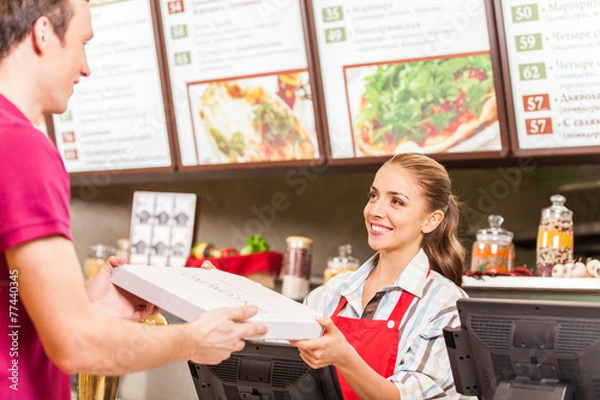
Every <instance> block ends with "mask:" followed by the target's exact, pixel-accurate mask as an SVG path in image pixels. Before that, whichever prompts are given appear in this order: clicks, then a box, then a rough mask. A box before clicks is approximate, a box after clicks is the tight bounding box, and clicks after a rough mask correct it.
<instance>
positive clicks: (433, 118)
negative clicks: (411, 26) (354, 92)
mask: <svg viewBox="0 0 600 400" xmlns="http://www.w3.org/2000/svg"><path fill="white" fill-rule="evenodd" d="M493 89H494V87H493V72H492V66H491V59H490V56H489V55H481V56H470V57H458V58H450V59H443V60H428V61H419V62H413V63H400V64H393V65H380V66H378V67H377V70H376V71H375V73H373V74H372V75H370V76H368V77H366V78H365V93H364V95H363V100H364V102H365V104H366V106H365V107H364V108H363V109H362V110H361V111H360V112H359V114H358V115H357V117H356V126H357V127H358V128H359V129H360V127H361V126H362V125H363V124H364V123H366V124H371V125H372V126H373V135H372V136H371V138H370V143H371V144H380V145H381V146H382V147H385V146H386V145H389V144H391V143H401V142H402V141H405V140H413V141H415V142H417V143H420V142H422V141H424V140H425V139H426V138H427V137H428V136H431V135H434V134H436V133H438V132H440V131H442V130H444V129H446V128H448V127H453V125H454V129H456V126H458V125H459V124H460V120H459V118H460V117H461V116H463V115H464V114H465V113H466V112H468V113H470V114H471V115H472V116H475V117H478V116H479V114H480V113H481V109H482V107H483V103H484V102H485V100H486V99H487V97H488V96H489V94H490V93H491V92H493Z"/></svg>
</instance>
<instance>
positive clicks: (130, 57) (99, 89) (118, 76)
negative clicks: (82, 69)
mask: <svg viewBox="0 0 600 400" xmlns="http://www.w3.org/2000/svg"><path fill="white" fill-rule="evenodd" d="M90 3H91V13H92V27H93V29H94V37H93V39H92V40H91V41H90V42H89V44H88V45H87V46H86V53H87V59H88V64H89V66H90V69H91V75H90V76H89V77H82V78H81V81H80V82H79V83H78V84H77V85H75V87H74V94H73V96H72V97H71V99H70V100H69V104H68V108H67V110H66V112H65V113H63V114H61V115H57V116H54V117H53V136H54V138H55V141H56V144H57V147H58V149H59V151H60V153H61V155H62V157H63V160H64V162H65V166H66V169H67V171H69V172H73V173H79V172H91V171H112V170H119V171H121V170H140V169H144V170H149V169H151V170H158V169H172V157H171V146H170V143H169V142H170V141H169V133H168V129H167V124H166V121H165V112H164V104H163V97H162V86H161V79H160V73H159V67H158V54H157V46H156V42H155V33H154V32H155V31H154V25H153V16H152V12H151V2H150V0H127V1H106V0H98V1H94V0H92V1H91V2H90Z"/></svg>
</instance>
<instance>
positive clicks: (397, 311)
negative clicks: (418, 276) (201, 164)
mask: <svg viewBox="0 0 600 400" xmlns="http://www.w3.org/2000/svg"><path fill="white" fill-rule="evenodd" d="M430 273H431V269H427V277H428V278H429V274H430ZM414 299H415V295H414V294H412V293H410V292H407V291H403V292H402V294H401V295H400V299H399V300H398V303H396V307H394V310H393V311H392V313H391V314H390V318H389V319H388V320H392V321H398V323H400V320H401V319H402V317H404V314H405V313H406V310H408V307H409V306H410V304H411V303H412V301H413V300H414ZM346 304H348V300H346V298H345V297H344V296H341V299H340V302H339V303H338V306H337V308H336V309H335V311H334V312H333V314H332V315H333V316H337V315H338V314H339V313H340V311H342V310H343V309H344V307H346Z"/></svg>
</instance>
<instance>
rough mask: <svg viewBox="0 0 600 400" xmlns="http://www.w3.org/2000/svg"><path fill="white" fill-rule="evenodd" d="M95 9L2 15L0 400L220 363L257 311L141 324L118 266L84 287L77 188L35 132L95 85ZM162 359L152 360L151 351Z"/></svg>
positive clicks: (52, 4)
mask: <svg viewBox="0 0 600 400" xmlns="http://www.w3.org/2000/svg"><path fill="white" fill-rule="evenodd" d="M91 38H92V27H91V18H90V9H89V4H88V3H87V1H86V0H2V2H1V3H0V182H1V184H0V308H1V309H2V310H1V311H0V326H1V328H0V329H1V334H0V398H1V399H7V400H8V399H19V400H22V399H28V400H29V399H32V400H34V399H36V400H37V399H57V400H67V399H70V388H69V378H68V374H71V373H76V372H87V373H91V374H96V375H121V374H125V373H129V372H133V371H138V370H143V369H149V368H153V367H156V366H158V365H161V364H165V363H169V362H173V361H176V360H185V359H192V360H194V361H196V362H199V363H207V364H210V363H219V362H221V361H222V360H224V359H226V358H228V357H229V355H230V354H231V352H233V351H238V350H241V349H242V347H243V345H244V342H243V340H242V337H245V336H251V335H261V334H264V333H266V327H265V326H263V325H258V324H252V323H248V322H244V321H245V320H246V319H248V318H249V317H251V316H253V315H254V314H255V313H256V308H255V307H237V308H228V309H222V310H218V311H214V312H207V313H204V314H202V315H201V316H200V317H199V318H198V319H197V320H195V321H193V322H191V323H187V324H176V325H171V326H166V327H153V326H148V325H144V324H140V323H137V322H134V321H138V320H140V319H142V318H145V317H147V316H149V315H151V314H153V313H154V312H155V311H156V310H155V308H154V307H153V306H151V305H149V304H147V303H145V302H143V301H141V300H140V299H138V298H135V297H134V296H131V295H130V294H127V293H125V292H123V291H121V290H120V289H118V288H116V287H115V286H113V285H112V284H111V283H110V278H111V274H112V269H113V267H116V266H118V265H120V264H121V263H122V262H123V260H119V259H116V258H114V257H113V258H111V259H109V261H108V262H107V263H106V264H105V265H104V266H103V267H102V269H101V270H100V271H99V273H98V274H97V275H96V277H95V279H94V280H93V281H92V282H91V283H90V284H89V285H88V286H87V289H86V288H85V287H84V285H83V279H82V273H81V268H80V265H79V262H78V259H77V255H76V254H75V251H74V248H73V244H72V242H71V237H70V232H69V230H70V217H69V209H68V207H69V195H70V193H69V181H68V175H67V174H66V171H65V169H64V165H63V163H62V160H61V159H60V156H59V154H58V152H57V150H56V149H55V148H54V146H53V145H52V143H51V142H50V141H49V140H48V139H47V137H46V136H44V134H42V133H41V132H40V131H38V130H36V129H34V128H33V125H32V122H34V121H39V119H40V118H41V116H42V115H43V113H62V112H64V111H65V109H66V107H67V100H68V98H69V97H70V96H71V94H72V93H73V86H74V85H75V84H76V83H78V82H79V79H80V78H81V77H82V76H83V77H85V76H88V75H89V74H90V68H89V66H88V64H87V60H86V56H85V49H84V47H85V44H86V43H87V42H88V41H89V40H90V39H91ZM149 350H151V351H149Z"/></svg>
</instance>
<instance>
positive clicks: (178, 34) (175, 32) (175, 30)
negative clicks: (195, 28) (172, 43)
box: [171, 25, 188, 39]
mask: <svg viewBox="0 0 600 400" xmlns="http://www.w3.org/2000/svg"><path fill="white" fill-rule="evenodd" d="M187 35H188V32H187V25H176V26H172V27H171V38H173V39H181V38H184V37H187Z"/></svg>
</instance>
